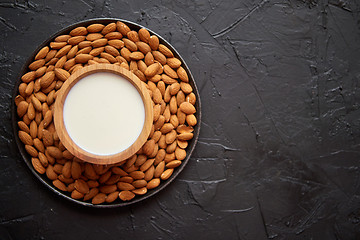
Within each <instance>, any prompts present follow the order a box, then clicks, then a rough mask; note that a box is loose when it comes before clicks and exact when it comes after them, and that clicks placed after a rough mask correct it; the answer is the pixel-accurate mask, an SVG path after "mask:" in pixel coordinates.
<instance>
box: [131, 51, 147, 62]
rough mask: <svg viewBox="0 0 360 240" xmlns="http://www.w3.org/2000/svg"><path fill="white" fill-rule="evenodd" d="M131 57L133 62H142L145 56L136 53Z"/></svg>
mask: <svg viewBox="0 0 360 240" xmlns="http://www.w3.org/2000/svg"><path fill="white" fill-rule="evenodd" d="M129 57H130V59H132V60H136V61H138V60H141V59H143V58H144V54H143V53H142V52H138V51H136V52H132V53H130V55H129Z"/></svg>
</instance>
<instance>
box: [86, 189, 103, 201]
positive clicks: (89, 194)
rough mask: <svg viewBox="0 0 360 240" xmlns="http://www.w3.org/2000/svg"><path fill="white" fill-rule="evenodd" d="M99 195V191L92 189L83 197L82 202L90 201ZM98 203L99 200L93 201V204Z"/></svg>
mask: <svg viewBox="0 0 360 240" xmlns="http://www.w3.org/2000/svg"><path fill="white" fill-rule="evenodd" d="M98 193H99V189H98V188H96V187H94V188H91V189H90V191H89V192H88V193H87V194H85V195H84V201H87V200H90V199H92V198H94V197H95V196H96V195H97V194H98ZM102 196H103V195H101V197H98V198H102ZM97 201H99V199H97V200H95V202H97Z"/></svg>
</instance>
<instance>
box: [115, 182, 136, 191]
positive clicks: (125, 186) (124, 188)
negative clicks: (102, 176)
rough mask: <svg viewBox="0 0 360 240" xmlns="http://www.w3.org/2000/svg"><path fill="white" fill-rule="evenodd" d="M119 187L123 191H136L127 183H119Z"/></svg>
mask: <svg viewBox="0 0 360 240" xmlns="http://www.w3.org/2000/svg"><path fill="white" fill-rule="evenodd" d="M117 187H118V189H119V190H121V191H126V190H134V189H135V187H134V186H133V185H131V184H130V183H127V182H118V183H117Z"/></svg>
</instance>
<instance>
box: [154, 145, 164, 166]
mask: <svg viewBox="0 0 360 240" xmlns="http://www.w3.org/2000/svg"><path fill="white" fill-rule="evenodd" d="M159 147H160V144H159ZM165 154H166V151H165V150H164V149H162V148H161V149H159V151H158V152H157V154H156V156H155V161H154V165H157V164H159V163H160V162H161V161H163V160H164V158H165Z"/></svg>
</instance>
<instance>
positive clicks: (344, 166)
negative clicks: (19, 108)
mask: <svg viewBox="0 0 360 240" xmlns="http://www.w3.org/2000/svg"><path fill="white" fill-rule="evenodd" d="M96 17H115V18H123V19H127V20H130V21H133V22H136V23H139V24H142V25H144V26H146V27H148V28H150V29H152V30H154V31H155V32H157V33H159V34H160V35H162V36H163V37H164V38H165V39H167V40H168V41H169V42H170V43H171V44H172V45H173V46H174V47H175V48H176V49H177V50H178V51H179V53H180V54H181V55H182V56H183V58H184V59H185V60H186V62H187V64H188V65H189V66H190V69H191V71H192V73H193V75H194V77H195V79H196V83H197V85H198V88H199V90H200V94H201V100H202V114H203V122H202V130H201V133H200V139H199V142H198V145H197V147H196V149H195V152H194V154H193V156H192V158H191V159H190V161H189V163H188V165H187V166H186V168H185V169H184V171H183V172H182V173H181V174H180V175H179V176H178V178H177V179H176V180H175V181H174V182H173V183H171V184H170V185H169V186H168V187H167V188H166V189H165V190H163V191H161V192H160V193H159V194H157V195H156V196H154V197H152V198H150V199H148V200H146V201H143V202H141V203H139V204H135V205H132V206H129V207H123V208H117V209H111V210H110V209H89V208H85V207H81V206H77V205H74V204H72V203H69V202H68V201H66V200H64V199H61V198H59V197H58V196H56V195H55V194H54V193H52V192H51V191H49V190H48V189H47V188H46V187H44V185H43V184H41V183H40V182H39V181H38V180H37V179H36V178H35V177H34V176H32V173H31V172H30V171H29V170H28V169H27V166H26V165H25V164H24V162H23V160H22V159H21V157H20V155H19V153H18V150H17V148H16V145H15V141H14V137H13V133H12V128H11V117H10V115H11V114H10V105H11V94H12V91H13V88H14V84H15V82H16V80H17V77H18V73H19V71H20V69H21V67H22V65H23V64H24V62H25V61H26V59H27V58H28V56H29V55H30V54H31V53H32V52H33V51H34V49H35V48H36V47H37V46H38V45H39V44H41V43H42V42H43V41H44V40H46V39H47V38H48V37H49V36H50V35H51V34H53V33H55V32H57V31H58V30H60V29H62V28H63V27H66V26H67V25H69V24H73V23H75V22H77V21H80V20H85V19H90V18H96ZM0 32H1V34H0V70H1V75H0V80H1V81H0V93H1V94H0V112H1V114H0V123H1V127H0V135H1V138H0V158H1V161H0V169H1V171H2V173H1V174H0V196H1V199H0V209H1V210H0V238H1V239H266V238H270V239H359V238H360V168H359V166H360V145H359V144H360V109H359V108H360V93H359V84H360V82H359V81H360V57H359V56H360V48H359V46H360V4H359V2H358V1H356V0H278V1H275V0H254V1H249V0H241V1H232V0H224V1H213V0H209V1H205V0H200V1H155V0H152V1H146V3H143V1H116V0H102V1H100V0H80V1H78V0H74V1H70V0H63V1H8V0H3V1H1V3H0Z"/></svg>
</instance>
